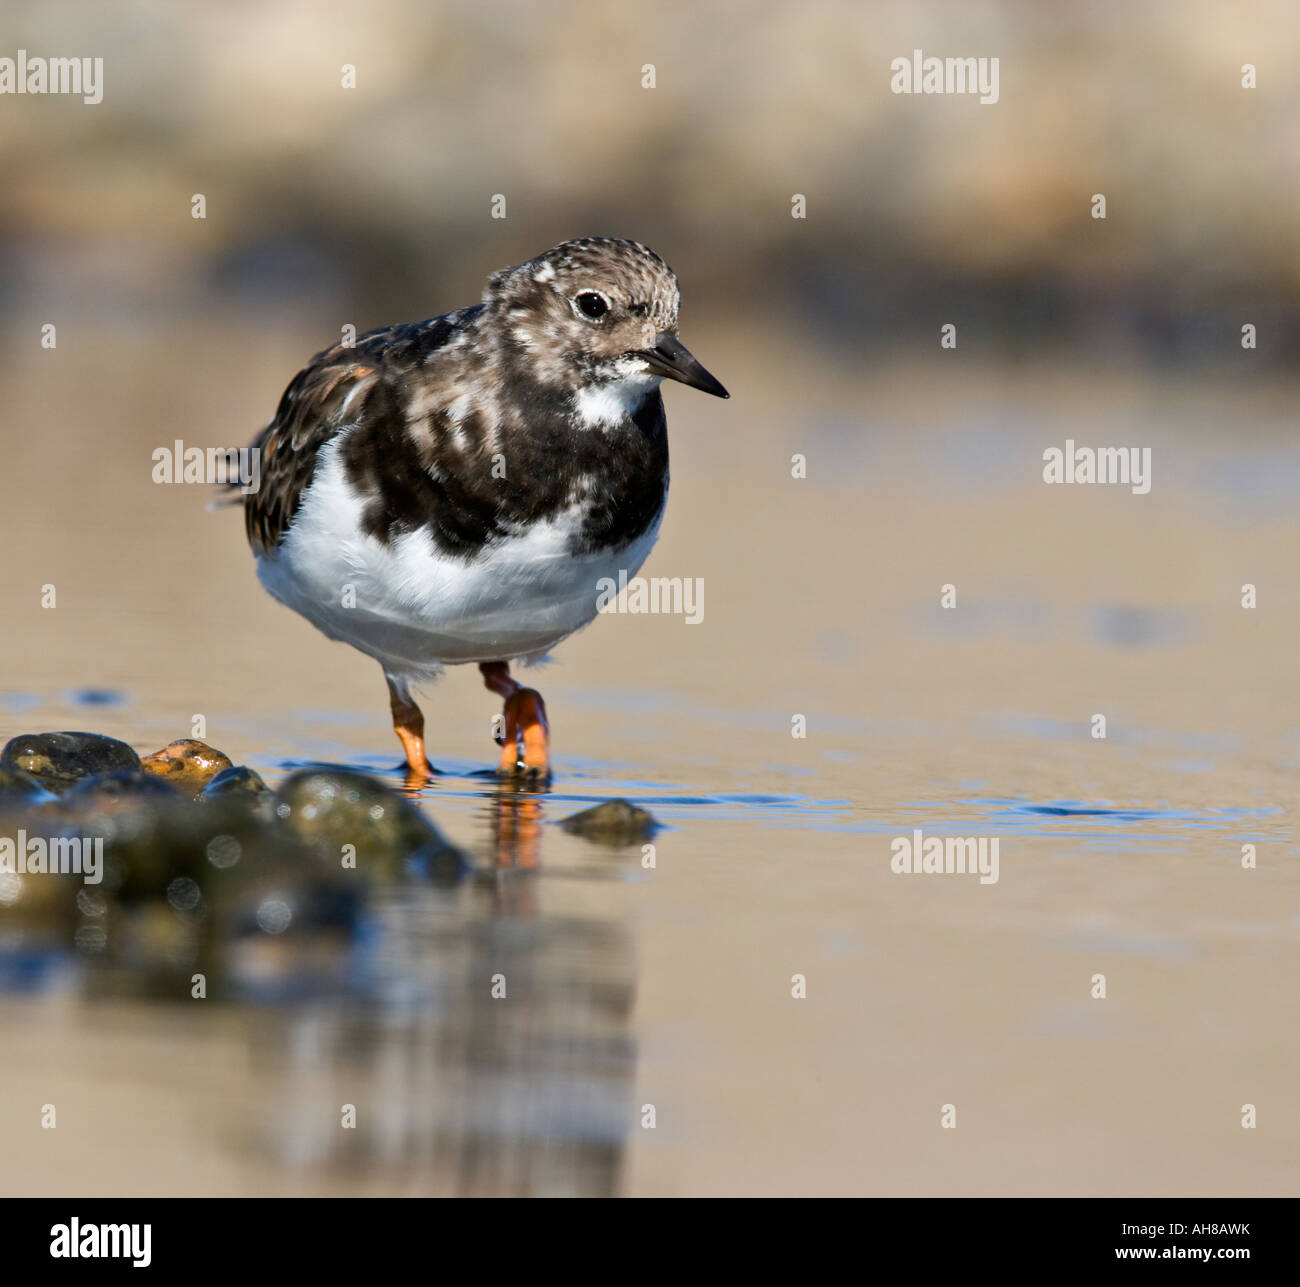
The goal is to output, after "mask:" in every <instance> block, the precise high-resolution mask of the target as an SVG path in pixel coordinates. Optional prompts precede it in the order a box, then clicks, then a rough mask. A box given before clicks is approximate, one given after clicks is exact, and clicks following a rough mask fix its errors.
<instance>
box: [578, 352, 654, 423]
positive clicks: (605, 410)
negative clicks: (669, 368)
mask: <svg viewBox="0 0 1300 1287" xmlns="http://www.w3.org/2000/svg"><path fill="white" fill-rule="evenodd" d="M640 365H641V364H640V363H637V362H630V361H625V362H621V363H620V364H619V370H620V375H619V377H618V379H616V380H610V381H607V382H606V383H604V384H590V385H588V386H587V387H586V388H585V389H579V390H578V392H577V393H575V394H574V395H573V402H574V407H575V409H576V410H577V413H578V419H579V420H580V421H582V423H583V424H584V425H586V426H587V428H589V429H613V428H615V427H616V426H617V425H620V424H622V423H623V421H624V420H625V419H626V418H627V417H628V416H630V415H632V414H633V413H634V412H635V411H636V410H637V408H639V407H640V405H641V404H642V403H643V402H644V401H645V399H646V395H647V394H649V393H653V392H654V391H655V390H656V389H657V388H658V387H659V385H660V382H661V381H662V380H663V376H660V375H652V374H651V373H650V372H649V371H646V370H645V369H644V368H641V369H637V368H639V367H640Z"/></svg>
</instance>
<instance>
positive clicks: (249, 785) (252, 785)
mask: <svg viewBox="0 0 1300 1287" xmlns="http://www.w3.org/2000/svg"><path fill="white" fill-rule="evenodd" d="M270 796H271V788H270V787H268V786H267V785H266V783H265V782H263V781H262V776H261V774H260V773H257V772H256V771H255V770H253V769H250V768H249V767H248V765H246V764H234V765H231V767H230V768H228V769H222V770H221V772H220V773H218V774H217V775H216V776H215V777H214V778H213V779H212V781H211V782H209V783H208V785H207V786H205V787H204V788H203V791H202V793H201V794H200V796H199V799H200V801H202V802H203V803H204V804H208V803H210V802H211V801H213V800H244V801H247V802H248V803H250V804H255V803H258V802H259V801H263V800H267V801H269V799H270Z"/></svg>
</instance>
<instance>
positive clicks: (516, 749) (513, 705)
mask: <svg viewBox="0 0 1300 1287" xmlns="http://www.w3.org/2000/svg"><path fill="white" fill-rule="evenodd" d="M504 715H505V725H506V727H505V735H504V737H503V738H502V750H501V763H500V765H499V766H498V767H497V772H498V773H499V774H502V775H504V776H507V777H514V776H515V775H516V774H523V775H525V776H527V777H537V778H549V777H550V776H551V730H550V725H549V724H548V723H547V722H546V703H545V702H543V701H542V695H541V693H539V692H538V691H537V690H536V689H535V688H519V689H516V690H515V691H514V692H513V693H511V695H510V696H509V697H507V698H506V704H505V711H504Z"/></svg>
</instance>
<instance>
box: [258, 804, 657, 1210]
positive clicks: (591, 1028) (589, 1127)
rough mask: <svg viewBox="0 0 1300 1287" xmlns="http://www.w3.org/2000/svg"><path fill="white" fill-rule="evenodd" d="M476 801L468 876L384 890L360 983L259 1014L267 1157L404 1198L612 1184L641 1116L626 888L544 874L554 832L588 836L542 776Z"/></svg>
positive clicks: (601, 1188) (560, 839)
mask: <svg viewBox="0 0 1300 1287" xmlns="http://www.w3.org/2000/svg"><path fill="white" fill-rule="evenodd" d="M480 800H481V808H480V810H479V815H478V817H479V823H478V832H479V836H480V841H479V843H478V844H477V845H476V846H475V850H476V852H475V858H476V862H475V864H474V869H473V871H472V873H471V874H470V875H469V876H468V877H467V878H466V879H465V880H464V881H462V882H461V883H460V884H458V885H456V886H454V887H449V888H438V887H434V886H431V885H429V884H419V883H411V884H404V885H401V886H393V887H388V888H385V889H382V890H380V889H376V890H374V891H373V892H372V894H371V896H370V903H369V907H368V909H367V916H368V918H369V921H370V928H369V936H370V938H371V940H372V943H371V947H370V950H369V952H368V953H367V954H366V955H367V956H368V958H369V959H368V967H369V968H368V970H367V971H366V973H365V986H364V988H363V993H362V995H361V996H360V997H358V996H355V995H354V996H352V997H349V998H347V999H340V1000H339V1001H338V1002H336V1003H334V1004H331V1005H324V1006H322V1005H316V1006H313V1007H311V1008H309V1009H303V1010H302V1011H299V1012H292V1011H290V1012H289V1013H287V1014H279V1015H277V1016H276V1020H275V1022H274V1023H272V1024H265V1023H264V1024H261V1025H259V1030H260V1036H259V1039H258V1040H259V1044H260V1045H261V1047H262V1049H261V1050H260V1052H259V1053H260V1054H261V1056H262V1059H263V1060H264V1061H266V1064H267V1071H268V1072H269V1071H271V1069H272V1068H275V1069H277V1070H278V1072H279V1078H278V1079H277V1080H279V1082H280V1084H281V1085H282V1086H283V1087H284V1092H283V1095H281V1096H276V1097H275V1101H277V1102H274V1103H273V1105H268V1107H272V1110H273V1111H272V1113H271V1116H270V1120H269V1122H267V1123H266V1130H265V1134H264V1135H263V1136H262V1137H261V1141H262V1143H261V1150H260V1151H265V1147H266V1144H267V1143H268V1142H269V1143H270V1145H271V1152H272V1153H273V1154H274V1155H275V1156H276V1157H277V1159H278V1160H279V1161H281V1162H282V1163H283V1162H294V1161H297V1162H301V1163H304V1164H310V1165H311V1166H313V1167H317V1166H320V1165H322V1164H329V1163H331V1162H333V1163H336V1164H340V1165H346V1167H347V1168H348V1171H349V1173H350V1174H351V1175H353V1176H354V1177H358V1176H360V1177H371V1178H372V1179H373V1181H374V1182H375V1184H376V1185H392V1184H396V1185H397V1186H398V1188H399V1190H400V1191H403V1192H429V1193H460V1194H515V1195H525V1194H575V1195H576V1194H587V1195H608V1194H613V1193H615V1192H617V1191H618V1187H619V1176H620V1171H621V1166H622V1158H623V1151H624V1147H625V1138H626V1134H627V1132H628V1130H629V1129H630V1126H631V1125H632V1123H633V1121H634V1111H633V1110H634V1105H633V1103H632V1088H633V1081H634V1074H635V1045H634V1043H633V1040H632V1037H631V1035H630V1030H629V1029H630V1020H631V1012H632V1006H633V1002H634V999H635V978H634V972H633V953H632V950H631V943H630V938H629V934H628V930H627V928H626V925H625V924H624V922H623V919H622V917H621V915H620V914H619V908H618V900H619V898H620V897H621V894H622V891H624V890H625V889H626V888H627V887H626V886H625V885H623V884H622V883H621V882H618V881H612V880H609V879H608V878H607V873H605V872H603V871H602V869H601V868H600V867H599V865H592V866H590V867H587V868H583V869H581V870H585V871H588V872H601V873H602V874H601V875H600V876H599V877H595V876H593V877H592V878H589V879H583V878H581V876H579V877H578V878H575V876H574V869H573V867H572V865H570V866H569V867H566V869H565V878H564V879H559V880H553V879H548V873H547V866H546V863H545V861H544V857H545V851H546V845H547V843H548V842H553V843H555V844H557V845H564V844H572V843H577V842H573V841H570V840H568V839H567V838H566V837H564V836H563V833H557V832H556V831H555V829H554V828H549V827H548V826H547V825H546V824H547V817H546V814H547V809H548V800H547V793H546V791H545V790H543V789H539V788H538V786H537V785H536V784H530V783H527V782H520V781H502V782H499V783H493V784H492V786H491V787H490V788H488V789H486V790H484V791H483V792H482V794H481V796H480ZM422 807H425V808H427V809H429V810H430V812H433V811H435V810H436V808H437V795H436V790H435V792H433V793H432V794H430V793H428V792H427V791H426V793H425V794H424V796H423V797H422ZM570 857H571V855H570ZM613 861H615V862H616V861H617V859H616V858H615V859H613ZM593 908H598V909H599V908H603V914H601V913H600V912H597V913H596V914H593ZM345 1103H351V1104H354V1105H355V1106H356V1109H357V1122H358V1125H357V1128H356V1129H355V1130H340V1129H339V1111H340V1105H342V1104H345ZM367 1127H368V1128H369V1129H367Z"/></svg>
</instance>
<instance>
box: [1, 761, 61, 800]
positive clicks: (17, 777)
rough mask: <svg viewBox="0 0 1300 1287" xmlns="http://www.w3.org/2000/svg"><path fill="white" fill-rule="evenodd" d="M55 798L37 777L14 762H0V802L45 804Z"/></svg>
mask: <svg viewBox="0 0 1300 1287" xmlns="http://www.w3.org/2000/svg"><path fill="white" fill-rule="evenodd" d="M53 799H55V796H54V793H53V792H52V791H47V790H46V789H45V787H43V786H42V785H41V783H40V780H39V779H38V778H34V777H33V776H32V775H31V774H30V773H28V772H27V770H26V769H20V768H19V767H18V766H17V765H16V764H0V802H3V803H4V804H5V805H14V806H21V805H37V804H47V803H49V801H51V800H53Z"/></svg>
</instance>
